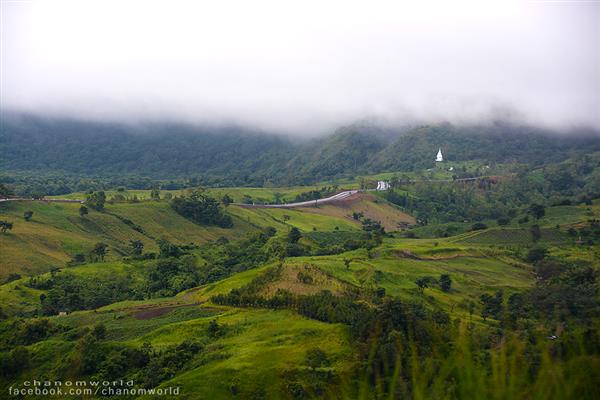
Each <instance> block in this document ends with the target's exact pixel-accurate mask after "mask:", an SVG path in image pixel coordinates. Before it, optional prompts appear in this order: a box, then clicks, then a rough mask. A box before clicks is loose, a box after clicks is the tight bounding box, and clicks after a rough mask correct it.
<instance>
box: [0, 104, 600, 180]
mask: <svg viewBox="0 0 600 400" xmlns="http://www.w3.org/2000/svg"><path fill="white" fill-rule="evenodd" d="M438 147H441V148H442V151H443V152H444V156H445V157H446V159H448V160H453V161H463V160H473V159H480V160H486V161H488V162H523V163H530V164H544V163H549V162H558V161H561V160H564V159H566V158H567V157H569V156H571V155H573V154H576V153H580V152H590V151H599V150H600V137H599V136H598V135H597V134H593V132H590V131H579V132H570V134H569V135H565V134H563V135H559V132H552V131H548V130H543V129H538V128H534V127H523V126H514V125H509V124H502V123H496V124H490V125H482V126H469V127H461V126H455V125H450V124H440V125H432V126H421V127H415V128H412V129H407V128H403V129H390V128H381V127H377V126H374V125H367V124H356V125H351V126H348V127H344V128H340V129H338V130H337V131H336V132H334V133H333V134H331V135H329V136H325V137H321V138H317V139H292V138H289V137H286V136H281V135H273V134H265V133H262V132H257V131H254V130H251V129H244V128H239V127H220V128H209V127H195V126H189V125H182V124H173V123H170V124H169V123H164V124H152V125H150V124H146V125H119V124H107V123H94V122H82V121H74V120H59V119H48V118H40V117H34V116H28V115H27V116H24V115H18V116H11V115H9V116H5V117H4V118H3V121H2V128H1V130H0V153H1V154H2V157H1V159H0V168H1V169H2V170H3V171H5V173H7V172H10V171H13V172H22V171H27V172H29V173H37V174H44V173H49V172H62V173H69V174H77V175H80V176H115V175H137V176H143V177H148V178H152V179H178V178H186V179H187V178H191V177H194V178H195V179H196V181H197V182H199V183H202V184H211V185H256V186H261V185H263V184H265V182H269V181H270V182H272V183H277V184H307V183H313V182H316V181H319V180H323V179H331V178H337V177H344V176H356V175H359V174H366V173H376V172H382V171H398V170H404V171H410V170H415V169H422V168H429V167H431V166H432V165H433V158H434V156H435V153H436V152H437V149H438Z"/></svg>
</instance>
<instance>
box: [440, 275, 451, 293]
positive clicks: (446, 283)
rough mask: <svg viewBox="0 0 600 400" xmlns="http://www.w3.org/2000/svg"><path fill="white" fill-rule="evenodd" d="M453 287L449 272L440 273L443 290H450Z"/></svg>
mask: <svg viewBox="0 0 600 400" xmlns="http://www.w3.org/2000/svg"><path fill="white" fill-rule="evenodd" d="M451 287H452V278H450V275H448V274H442V275H440V289H442V292H449V291H450V288H451Z"/></svg>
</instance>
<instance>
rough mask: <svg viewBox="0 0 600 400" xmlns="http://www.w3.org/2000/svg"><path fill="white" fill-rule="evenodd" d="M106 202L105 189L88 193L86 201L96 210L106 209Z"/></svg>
mask: <svg viewBox="0 0 600 400" xmlns="http://www.w3.org/2000/svg"><path fill="white" fill-rule="evenodd" d="M105 202H106V194H105V193H104V192H103V191H100V192H92V193H91V194H89V195H88V197H87V200H86V201H85V203H86V204H87V205H88V206H90V207H91V208H93V209H94V210H96V211H103V210H104V203H105Z"/></svg>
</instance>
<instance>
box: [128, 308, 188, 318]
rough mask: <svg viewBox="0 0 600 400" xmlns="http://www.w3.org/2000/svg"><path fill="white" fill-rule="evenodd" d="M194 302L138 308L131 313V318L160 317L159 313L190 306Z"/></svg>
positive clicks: (162, 313)
mask: <svg viewBox="0 0 600 400" xmlns="http://www.w3.org/2000/svg"><path fill="white" fill-rule="evenodd" d="M194 305H195V304H180V305H171V306H166V307H152V308H145V309H141V310H140V309H138V311H137V312H135V313H134V314H133V318H135V319H151V318H156V317H160V316H161V315H165V314H168V313H170V312H171V311H173V310H176V309H178V308H181V307H191V306H194Z"/></svg>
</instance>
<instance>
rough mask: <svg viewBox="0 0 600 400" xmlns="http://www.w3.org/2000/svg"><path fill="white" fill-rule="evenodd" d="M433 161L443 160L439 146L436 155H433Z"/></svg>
mask: <svg viewBox="0 0 600 400" xmlns="http://www.w3.org/2000/svg"><path fill="white" fill-rule="evenodd" d="M435 161H436V162H442V161H444V157H443V156H442V149H441V148H440V149H439V150H438V153H437V156H435Z"/></svg>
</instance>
